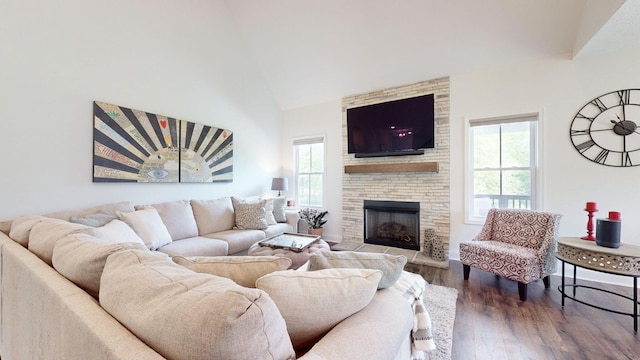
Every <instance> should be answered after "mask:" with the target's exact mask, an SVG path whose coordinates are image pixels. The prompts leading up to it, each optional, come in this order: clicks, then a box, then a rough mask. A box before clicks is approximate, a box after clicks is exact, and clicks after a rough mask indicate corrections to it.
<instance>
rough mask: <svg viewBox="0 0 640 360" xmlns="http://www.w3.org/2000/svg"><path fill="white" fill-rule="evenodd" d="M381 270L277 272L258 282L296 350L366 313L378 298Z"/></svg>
mask: <svg viewBox="0 0 640 360" xmlns="http://www.w3.org/2000/svg"><path fill="white" fill-rule="evenodd" d="M381 277H382V272H381V271H379V270H367V269H327V270H318V271H296V270H286V271H276V272H272V273H271V274H268V275H265V276H263V277H261V278H259V279H258V280H257V281H256V288H258V289H261V290H264V291H265V292H266V293H267V294H269V296H270V297H271V299H273V301H274V302H275V303H276V305H277V306H278V309H279V310H280V313H281V314H282V317H284V320H285V322H286V323H287V331H288V332H289V336H290V337H291V341H292V342H293V347H294V348H295V349H296V350H300V351H302V350H306V349H309V348H310V347H312V346H313V344H315V343H316V342H317V341H318V340H319V339H320V338H322V336H324V335H325V334H326V333H327V332H328V331H329V330H331V328H333V327H334V326H335V325H336V324H338V323H339V322H341V321H342V320H343V319H345V318H347V317H349V316H351V315H352V314H354V313H356V312H358V311H360V310H362V309H363V308H364V307H365V306H367V304H369V302H370V301H371V299H372V298H373V295H375V293H376V291H377V288H378V282H380V278H381Z"/></svg>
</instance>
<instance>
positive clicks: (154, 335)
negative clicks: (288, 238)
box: [100, 250, 295, 360]
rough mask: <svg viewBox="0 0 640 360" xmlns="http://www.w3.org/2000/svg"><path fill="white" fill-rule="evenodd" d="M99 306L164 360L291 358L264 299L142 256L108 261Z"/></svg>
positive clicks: (278, 320) (126, 254)
mask: <svg viewBox="0 0 640 360" xmlns="http://www.w3.org/2000/svg"><path fill="white" fill-rule="evenodd" d="M100 305H102V307H103V308H104V309H105V310H106V311H107V312H109V313H110V314H111V315H112V316H113V317H115V318H116V319H117V320H118V321H120V322H121V323H122V324H124V325H125V326H126V327H127V328H128V329H129V330H130V331H131V332H133V333H134V334H135V335H136V336H137V337H139V338H140V339H141V340H142V341H144V342H145V343H146V344H148V345H149V346H150V347H152V348H153V349H154V350H156V351H157V352H158V353H159V354H160V355H162V356H164V357H166V358H168V359H195V360H197V359H295V353H294V351H293V348H292V345H291V341H290V340H289V337H288V335H287V331H286V324H285V322H284V319H283V318H282V316H281V315H280V313H279V312H278V308H277V307H276V306H275V304H274V302H273V301H272V300H271V298H270V297H269V296H268V295H267V294H265V293H264V292H263V291H260V290H258V289H249V288H245V287H242V286H240V285H237V284H235V283H234V282H233V281H231V280H229V279H225V278H222V277H218V276H214V275H209V274H199V273H196V272H193V271H191V270H189V269H186V268H184V267H182V266H180V265H178V264H175V263H174V262H172V261H171V259H167V258H164V257H160V256H158V255H154V254H153V253H151V252H148V251H140V250H126V251H120V252H117V253H115V254H113V255H111V256H109V258H108V259H107V264H106V265H105V267H104V272H103V274H102V279H101V281H100Z"/></svg>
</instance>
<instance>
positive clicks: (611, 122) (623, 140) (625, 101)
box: [571, 89, 640, 167]
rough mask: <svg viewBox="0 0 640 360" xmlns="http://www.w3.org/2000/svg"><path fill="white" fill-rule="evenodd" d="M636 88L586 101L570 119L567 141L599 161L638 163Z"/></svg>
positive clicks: (639, 109) (639, 119)
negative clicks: (568, 138) (569, 135)
mask: <svg viewBox="0 0 640 360" xmlns="http://www.w3.org/2000/svg"><path fill="white" fill-rule="evenodd" d="M639 125H640V89H626V90H618V91H613V92H610V93H607V94H604V95H601V96H598V97H597V98H595V99H593V100H591V101H589V102H588V103H587V104H585V105H584V106H583V107H582V108H581V109H580V110H579V111H578V113H577V114H576V116H575V117H574V118H573V121H572V122H571V141H572V142H573V146H574V147H575V148H576V150H578V152H579V153H580V154H582V156H584V157H585V158H587V159H589V160H591V161H593V162H596V163H598V164H601V165H607V166H618V167H629V166H638V165H640V127H639Z"/></svg>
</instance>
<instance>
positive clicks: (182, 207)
mask: <svg viewBox="0 0 640 360" xmlns="http://www.w3.org/2000/svg"><path fill="white" fill-rule="evenodd" d="M147 207H153V208H155V209H156V210H158V214H159V215H160V218H161V219H162V222H163V223H164V225H165V226H166V227H167V230H168V231H169V234H170V235H171V240H180V239H186V238H190V237H194V236H198V225H196V219H195V218H194V216H193V210H192V209H191V203H190V202H189V201H188V200H178V201H169V202H163V203H158V204H152V205H136V207H135V208H136V210H141V209H144V208H147Z"/></svg>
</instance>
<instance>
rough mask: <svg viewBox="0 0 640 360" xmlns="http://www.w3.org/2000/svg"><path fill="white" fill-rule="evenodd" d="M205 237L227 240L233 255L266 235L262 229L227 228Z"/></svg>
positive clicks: (230, 252)
mask: <svg viewBox="0 0 640 360" xmlns="http://www.w3.org/2000/svg"><path fill="white" fill-rule="evenodd" d="M205 237H207V238H211V239H219V240H224V241H226V242H227V244H229V254H231V255H233V254H236V253H238V252H240V251H244V250H247V249H248V248H249V247H251V245H253V244H255V243H256V242H258V241H260V240H263V239H264V238H265V235H264V231H262V230H227V231H221V232H217V233H213V234H209V235H205Z"/></svg>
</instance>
